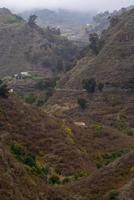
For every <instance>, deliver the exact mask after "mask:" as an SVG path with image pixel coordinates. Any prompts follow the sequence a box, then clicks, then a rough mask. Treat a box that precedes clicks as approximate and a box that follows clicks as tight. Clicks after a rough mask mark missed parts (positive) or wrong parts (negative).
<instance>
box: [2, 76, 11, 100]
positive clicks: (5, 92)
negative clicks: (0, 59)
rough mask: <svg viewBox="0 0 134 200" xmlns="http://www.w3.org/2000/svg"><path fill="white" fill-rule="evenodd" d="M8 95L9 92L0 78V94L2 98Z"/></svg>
mask: <svg viewBox="0 0 134 200" xmlns="http://www.w3.org/2000/svg"><path fill="white" fill-rule="evenodd" d="M8 95H9V92H8V87H7V85H6V84H4V83H3V81H2V80H0V96H1V97H3V98H8Z"/></svg>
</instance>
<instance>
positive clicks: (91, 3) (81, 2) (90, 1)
mask: <svg viewBox="0 0 134 200" xmlns="http://www.w3.org/2000/svg"><path fill="white" fill-rule="evenodd" d="M129 5H134V0H40V1H39V0H27V1H22V0H19V1H18V0H1V1H0V7H8V8H10V9H13V10H28V9H34V8H49V9H57V8H64V9H71V10H81V11H89V10H97V11H104V10H110V11H111V10H114V9H119V8H121V7H127V6H129Z"/></svg>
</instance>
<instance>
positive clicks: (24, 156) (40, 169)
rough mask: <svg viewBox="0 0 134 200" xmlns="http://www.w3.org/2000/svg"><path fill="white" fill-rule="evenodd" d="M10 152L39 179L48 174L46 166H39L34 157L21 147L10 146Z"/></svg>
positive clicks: (16, 145) (18, 145)
mask: <svg viewBox="0 0 134 200" xmlns="http://www.w3.org/2000/svg"><path fill="white" fill-rule="evenodd" d="M10 150H11V153H12V154H13V155H14V156H15V158H16V159H17V160H18V161H19V162H22V163H23V164H25V165H27V166H29V167H30V168H31V171H32V172H33V173H35V174H36V175H39V176H41V177H46V175H47V173H48V168H47V167H46V166H40V164H39V163H38V162H37V158H36V156H35V155H34V154H32V153H30V152H28V151H27V149H26V148H24V147H23V146H22V145H20V144H12V145H11V147H10Z"/></svg>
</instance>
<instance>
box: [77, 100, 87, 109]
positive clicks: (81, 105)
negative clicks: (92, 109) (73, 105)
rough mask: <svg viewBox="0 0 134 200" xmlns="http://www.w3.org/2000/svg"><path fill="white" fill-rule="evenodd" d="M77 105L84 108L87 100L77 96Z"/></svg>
mask: <svg viewBox="0 0 134 200" xmlns="http://www.w3.org/2000/svg"><path fill="white" fill-rule="evenodd" d="M78 105H79V106H80V108H81V109H83V110H85V109H86V108H87V101H86V99H82V98H79V99H78Z"/></svg>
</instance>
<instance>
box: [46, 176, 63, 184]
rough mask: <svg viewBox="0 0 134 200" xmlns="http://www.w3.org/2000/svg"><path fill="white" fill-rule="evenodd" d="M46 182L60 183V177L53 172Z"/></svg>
mask: <svg viewBox="0 0 134 200" xmlns="http://www.w3.org/2000/svg"><path fill="white" fill-rule="evenodd" d="M48 182H49V184H50V185H58V184H60V183H61V182H60V178H59V176H58V175H57V174H53V175H52V176H50V178H49V181H48Z"/></svg>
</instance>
